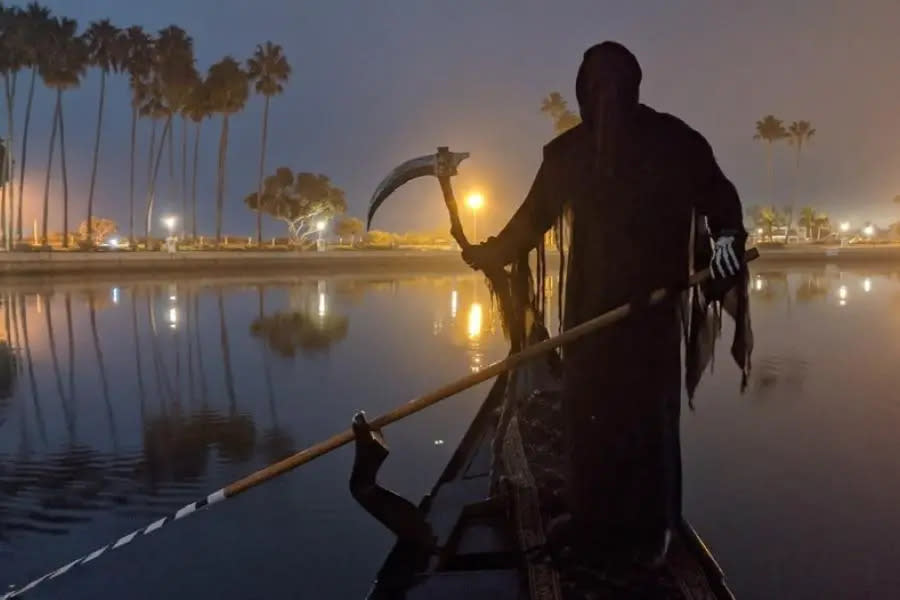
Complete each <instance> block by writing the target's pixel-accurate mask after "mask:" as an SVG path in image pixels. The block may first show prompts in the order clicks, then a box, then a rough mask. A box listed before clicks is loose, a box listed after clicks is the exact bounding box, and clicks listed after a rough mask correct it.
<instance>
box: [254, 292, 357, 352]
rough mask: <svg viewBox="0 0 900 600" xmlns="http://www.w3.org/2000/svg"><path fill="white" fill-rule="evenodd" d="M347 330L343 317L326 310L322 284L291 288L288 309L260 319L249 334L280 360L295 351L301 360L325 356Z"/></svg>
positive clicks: (344, 335)
mask: <svg viewBox="0 0 900 600" xmlns="http://www.w3.org/2000/svg"><path fill="white" fill-rule="evenodd" d="M259 293H260V294H262V292H261V291H260V292H259ZM262 302H263V300H262V296H260V303H262ZM348 329H349V319H348V318H347V317H346V316H343V315H340V314H338V313H336V312H333V311H329V310H328V294H327V289H326V285H325V282H324V281H318V282H315V283H314V284H310V283H306V282H305V283H301V284H298V285H296V286H293V287H292V289H291V292H290V304H289V307H288V309H287V310H283V311H279V312H276V313H274V314H272V315H269V316H264V315H260V316H259V317H257V318H256V320H254V321H253V323H252V324H251V325H250V334H251V335H252V336H254V337H257V338H260V339H262V340H264V341H265V343H266V345H267V346H268V347H269V348H271V349H272V350H274V351H275V352H277V353H278V354H279V355H280V356H282V357H286V358H291V357H294V356H295V355H296V354H297V352H298V351H299V352H300V354H301V355H304V356H312V355H315V354H318V353H321V352H327V350H328V349H329V348H330V347H331V346H332V345H333V344H334V343H335V342H338V341H340V340H342V339H344V338H345V337H346V336H347V332H348Z"/></svg>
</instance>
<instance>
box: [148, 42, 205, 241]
mask: <svg viewBox="0 0 900 600" xmlns="http://www.w3.org/2000/svg"><path fill="white" fill-rule="evenodd" d="M155 48H156V53H155V55H156V65H155V68H154V69H153V73H152V75H151V77H152V83H151V90H152V97H151V101H150V102H151V108H152V109H157V110H158V114H160V115H163V116H165V119H166V122H165V125H164V126H163V131H162V135H161V137H160V140H159V149H158V151H157V155H156V160H155V161H154V164H153V173H152V174H151V177H150V185H149V188H148V190H147V220H146V224H145V233H146V236H147V242H148V244H149V240H150V227H151V222H152V218H153V201H154V192H155V187H156V177H157V175H158V173H159V165H160V162H161V161H162V153H163V149H164V148H165V142H166V135H168V133H169V131H170V130H171V128H172V118H173V116H174V115H175V114H177V113H178V112H180V111H181V110H182V108H183V107H184V105H185V104H186V102H187V99H188V97H189V94H190V92H191V90H192V89H193V88H194V86H195V85H196V83H197V80H198V76H197V70H196V68H195V67H194V42H193V40H192V39H191V38H190V36H188V35H187V33H185V31H184V30H183V29H181V28H180V27H176V26H174V25H170V26H169V27H166V28H165V29H163V30H161V31H160V32H159V35H158V37H157V40H156V46H155ZM151 154H152V153H151Z"/></svg>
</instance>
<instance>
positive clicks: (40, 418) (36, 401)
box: [18, 295, 47, 446]
mask: <svg viewBox="0 0 900 600" xmlns="http://www.w3.org/2000/svg"><path fill="white" fill-rule="evenodd" d="M18 302H19V318H20V320H21V322H22V340H23V341H24V343H25V359H26V361H27V362H28V382H29V387H30V388H31V401H32V403H33V405H34V415H35V418H36V419H37V423H38V429H39V431H40V433H41V441H42V442H43V443H44V445H45V446H46V445H47V427H46V425H45V424H44V413H43V411H42V410H41V399H40V393H39V391H38V385H37V378H36V377H35V375H34V359H33V357H32V355H31V343H30V341H29V339H28V315H27V314H26V310H25V296H22V295H20V296H19V299H18Z"/></svg>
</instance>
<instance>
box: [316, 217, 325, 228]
mask: <svg viewBox="0 0 900 600" xmlns="http://www.w3.org/2000/svg"><path fill="white" fill-rule="evenodd" d="M316 231H325V219H322V220H320V221H316Z"/></svg>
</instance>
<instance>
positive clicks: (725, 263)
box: [709, 234, 744, 279]
mask: <svg viewBox="0 0 900 600" xmlns="http://www.w3.org/2000/svg"><path fill="white" fill-rule="evenodd" d="M743 259H744V248H743V244H739V243H737V242H736V238H735V236H734V235H730V234H728V235H720V236H719V237H718V238H716V242H715V244H714V245H713V254H712V260H711V261H710V264H709V270H710V274H711V275H712V277H713V279H727V278H728V277H734V276H735V275H737V274H738V273H740V271H741V264H742V263H743Z"/></svg>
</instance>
